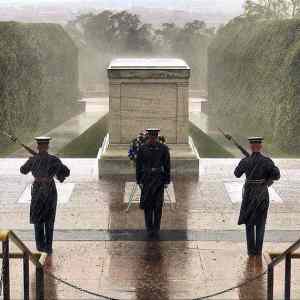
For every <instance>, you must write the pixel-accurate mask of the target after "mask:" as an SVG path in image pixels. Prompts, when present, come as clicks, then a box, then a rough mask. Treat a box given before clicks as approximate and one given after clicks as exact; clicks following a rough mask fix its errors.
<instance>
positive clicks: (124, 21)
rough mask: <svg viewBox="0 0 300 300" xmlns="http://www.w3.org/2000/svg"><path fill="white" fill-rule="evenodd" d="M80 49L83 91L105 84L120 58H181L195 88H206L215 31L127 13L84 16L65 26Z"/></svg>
mask: <svg viewBox="0 0 300 300" xmlns="http://www.w3.org/2000/svg"><path fill="white" fill-rule="evenodd" d="M65 29H66V31H67V32H68V33H69V34H70V36H71V37H72V38H73V40H74V41H75V43H76V44H77V46H78V48H79V65H80V68H79V72H80V75H79V76H80V85H81V88H86V87H88V86H89V85H93V84H97V83H99V82H105V80H106V72H105V68H106V67H107V66H108V65H109V62H110V61H111V59H113V58H117V57H178V58H182V59H184V60H185V61H186V62H187V63H188V64H189V65H190V66H191V67H192V83H193V85H194V86H195V88H202V89H205V88H206V73H207V48H208V45H209V43H210V41H211V39H212V37H213V36H214V32H215V29H214V28H208V27H207V25H206V24H205V23H204V22H202V21H199V20H194V21H191V22H188V23H186V24H185V25H184V26H182V27H179V26H177V25H176V24H174V23H164V24H161V26H160V27H154V26H153V25H152V24H145V23H143V22H142V21H141V19H140V17H139V16H138V15H135V14H131V13H129V12H127V11H121V12H112V11H108V10H106V11H102V12H101V13H99V14H84V15H80V16H78V17H77V18H76V19H75V20H73V21H70V22H69V23H68V24H67V25H66V28H65Z"/></svg>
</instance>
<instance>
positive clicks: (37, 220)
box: [20, 137, 70, 255]
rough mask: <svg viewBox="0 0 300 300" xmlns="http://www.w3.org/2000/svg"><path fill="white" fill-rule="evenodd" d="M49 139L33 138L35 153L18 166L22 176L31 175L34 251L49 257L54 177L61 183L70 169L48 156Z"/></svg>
mask: <svg viewBox="0 0 300 300" xmlns="http://www.w3.org/2000/svg"><path fill="white" fill-rule="evenodd" d="M50 139H51V138H50V137H36V138H35V140H36V142H37V149H38V153H37V154H36V155H34V156H33V157H30V158H29V159H28V160H27V162H26V163H25V164H24V165H23V166H22V167H21V169H20V171H21V173H22V174H28V173H29V172H31V173H32V175H33V177H34V182H33V184H32V188H31V203H30V223H31V224H34V230H35V240H36V248H37V250H38V251H41V252H46V253H47V254H48V255H51V254H52V241H53V230H54V221H55V214H56V206H57V191H56V186H55V181H54V177H56V178H57V179H58V180H59V181H60V182H63V181H64V180H65V178H66V177H68V176H69V175H70V170H69V169H68V168H67V167H66V166H65V165H63V164H62V162H61V161H60V159H59V158H58V157H56V156H53V155H50V154H49V153H48V148H49V141H50Z"/></svg>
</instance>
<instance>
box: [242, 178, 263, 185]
mask: <svg viewBox="0 0 300 300" xmlns="http://www.w3.org/2000/svg"><path fill="white" fill-rule="evenodd" d="M246 183H250V184H264V183H266V180H265V179H249V180H248V179H247V180H246Z"/></svg>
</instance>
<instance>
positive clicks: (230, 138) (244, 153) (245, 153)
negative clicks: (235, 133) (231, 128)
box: [218, 128, 250, 157]
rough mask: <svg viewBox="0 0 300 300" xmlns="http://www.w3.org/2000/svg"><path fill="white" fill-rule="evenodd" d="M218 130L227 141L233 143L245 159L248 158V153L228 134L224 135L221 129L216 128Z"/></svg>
mask: <svg viewBox="0 0 300 300" xmlns="http://www.w3.org/2000/svg"><path fill="white" fill-rule="evenodd" d="M218 130H219V131H220V132H221V133H222V134H223V135H224V136H225V138H226V139H227V140H228V141H231V142H233V143H234V145H235V146H236V147H237V148H238V149H239V150H240V151H241V152H242V153H243V155H245V156H246V157H249V156H250V153H249V152H248V151H247V150H246V149H245V148H243V147H242V146H241V145H240V144H239V143H238V142H237V141H236V140H235V139H234V138H233V137H232V136H231V135H230V134H227V133H225V132H224V131H223V130H222V129H221V128H218Z"/></svg>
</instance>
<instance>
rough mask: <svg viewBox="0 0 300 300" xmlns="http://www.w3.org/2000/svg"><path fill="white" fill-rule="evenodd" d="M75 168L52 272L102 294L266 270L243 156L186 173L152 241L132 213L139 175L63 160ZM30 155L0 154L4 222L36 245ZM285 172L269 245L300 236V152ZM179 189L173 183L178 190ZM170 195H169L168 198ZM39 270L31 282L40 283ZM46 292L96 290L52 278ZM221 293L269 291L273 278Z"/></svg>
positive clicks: (198, 288) (132, 295) (212, 281)
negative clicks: (245, 193)
mask: <svg viewBox="0 0 300 300" xmlns="http://www.w3.org/2000/svg"><path fill="white" fill-rule="evenodd" d="M63 161H64V163H65V164H67V165H68V166H69V167H70V169H71V177H70V178H69V179H67V180H66V182H65V183H63V184H62V185H60V186H59V206H58V210H57V219H56V231H55V243H54V255H53V268H52V269H51V272H53V273H54V274H55V275H56V276H58V277H59V278H62V279H64V280H67V281H68V282H70V283H72V284H74V285H76V286H79V287H81V288H84V289H87V290H89V291H92V292H94V293H99V294H102V295H106V296H108V297H111V298H116V299H145V300H148V299H149V300H150V299H193V298H199V297H203V296H206V295H208V294H213V293H216V292H218V291H220V290H223V289H228V288H230V287H232V286H235V285H238V284H239V283H242V282H243V281H244V280H246V279H248V278H253V277H254V276H256V275H258V274H260V273H262V272H263V271H264V270H265V268H266V261H265V258H264V257H263V258H262V259H261V260H260V259H258V258H251V259H248V257H247V255H246V249H245V241H244V238H245V237H244V228H243V227H240V226H237V225H236V223H237V216H238V213H239V206H240V202H239V195H240V188H241V183H242V181H241V180H237V179H235V178H234V177H233V175H232V171H233V168H234V166H235V165H236V164H237V162H238V161H237V160H235V159H201V161H200V177H199V180H198V179H195V178H192V177H178V178H175V179H174V180H173V182H172V183H173V187H172V188H171V187H170V198H172V199H171V203H167V204H166V206H165V208H164V211H163V219H162V232H161V240H158V241H154V240H147V236H146V235H145V232H144V231H143V230H144V221H143V213H142V211H141V210H140V209H139V208H138V205H137V203H134V204H133V205H132V206H131V207H130V209H129V211H128V213H126V208H127V205H128V203H127V199H128V196H129V195H128V194H129V193H130V189H128V188H126V186H128V184H129V183H128V182H130V181H131V178H124V177H123V178H106V179H102V180H98V178H97V161H96V160H93V159H63ZM23 162H24V159H2V160H1V159H0V179H1V180H0V195H1V196H0V204H1V206H0V228H10V229H14V230H16V232H17V234H18V235H19V236H20V237H21V238H22V239H23V240H24V241H25V242H26V244H27V245H28V246H29V247H30V249H32V250H35V245H34V242H33V233H32V225H30V224H29V223H28V218H29V216H28V212H29V196H28V195H29V193H28V191H29V188H28V185H29V184H30V182H31V181H32V178H31V177H30V175H29V176H21V175H20V174H19V173H18V170H19V167H20V165H21V164H22V163H23ZM275 162H276V163H277V164H278V166H279V167H280V169H281V173H282V178H281V180H280V181H279V182H277V183H275V184H274V185H273V187H272V190H271V200H272V201H271V208H270V213H269V219H268V225H267V232H266V243H265V248H264V250H265V251H266V252H279V251H282V250H284V249H286V248H287V247H288V246H289V245H290V244H291V243H292V242H293V241H295V240H296V239H298V238H299V237H300V205H299V204H300V160H285V159H284V160H275ZM173 189H174V192H173ZM167 200H168V199H167ZM283 267H284V264H283V265H280V266H279V267H278V268H277V269H275V283H276V284H275V295H276V299H283V287H284V281H283V278H284V272H283ZM21 268H22V265H21V262H20V261H19V262H14V263H12V275H11V276H12V279H13V285H12V290H13V291H12V294H13V299H21V298H22V294H21V287H22V279H21V278H22V272H21ZM299 282H300V265H299V261H298V260H293V262H292V299H297V298H300V284H299ZM34 286H35V283H34V270H33V269H32V276H31V289H32V291H34ZM46 299H47V300H48V299H70V300H71V299H74V300H75V299H97V297H95V296H92V295H89V294H86V293H83V292H80V291H78V290H76V289H74V288H72V287H69V286H66V285H65V284H63V283H60V282H57V281H55V280H53V279H52V278H51V277H49V276H47V277H46ZM212 299H224V300H225V299H255V300H256V299H266V277H265V276H263V277H262V278H260V279H258V280H256V281H254V282H252V283H248V284H246V285H245V286H242V287H240V288H237V289H234V290H232V291H230V292H228V293H226V294H222V295H218V296H215V297H213V298H212Z"/></svg>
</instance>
